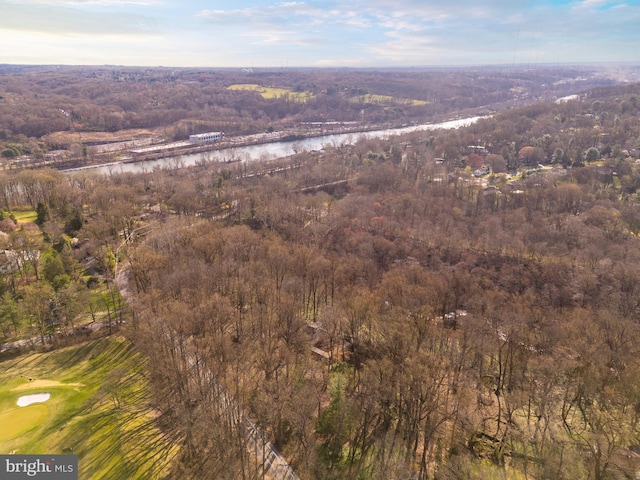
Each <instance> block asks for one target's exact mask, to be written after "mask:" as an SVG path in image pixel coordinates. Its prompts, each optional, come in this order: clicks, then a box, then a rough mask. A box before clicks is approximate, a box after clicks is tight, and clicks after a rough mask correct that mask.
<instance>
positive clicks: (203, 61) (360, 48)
mask: <svg viewBox="0 0 640 480" xmlns="http://www.w3.org/2000/svg"><path fill="white" fill-rule="evenodd" d="M639 26H640V0H627V1H618V0H486V1H482V0H448V1H440V0H438V1H435V0H431V1H426V0H348V1H347V0H298V1H283V2H279V1H276V0H252V1H251V0H183V1H180V0H0V63H13V64H16V63H22V64H74V65H79V64H90V65H104V64H115V65H149V66H159V65H163V66H206V67H275V66H277V67H279V66H289V67H295V66H311V67H328V66H339V67H342V66H348V67H394V66H430V65H477V64H481V65H484V64H509V65H510V64H540V63H574V62H580V63H582V62H640V28H639Z"/></svg>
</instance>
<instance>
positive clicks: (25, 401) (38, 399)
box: [18, 393, 51, 407]
mask: <svg viewBox="0 0 640 480" xmlns="http://www.w3.org/2000/svg"><path fill="white" fill-rule="evenodd" d="M49 398H51V394H50V393H35V394H33V395H23V396H22V397H20V398H19V399H18V406H19V407H26V406H27V405H31V404H32V403H42V402H46V401H47V400H49Z"/></svg>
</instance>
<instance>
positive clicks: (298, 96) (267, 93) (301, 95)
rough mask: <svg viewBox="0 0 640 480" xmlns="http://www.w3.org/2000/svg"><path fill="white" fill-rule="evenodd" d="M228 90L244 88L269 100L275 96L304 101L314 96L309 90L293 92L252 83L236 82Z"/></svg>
mask: <svg viewBox="0 0 640 480" xmlns="http://www.w3.org/2000/svg"><path fill="white" fill-rule="evenodd" d="M227 88H228V89H229V90H246V91H251V92H258V93H259V94H260V95H262V98H264V99H267V100H271V99H276V98H281V99H288V100H292V101H294V102H299V103H306V102H308V101H309V100H310V99H312V98H314V94H313V93H311V92H294V91H293V90H290V89H287V88H274V87H263V86H260V85H257V84H253V83H238V84H235V85H231V86H229V87H227Z"/></svg>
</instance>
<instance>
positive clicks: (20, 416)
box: [0, 403, 49, 443]
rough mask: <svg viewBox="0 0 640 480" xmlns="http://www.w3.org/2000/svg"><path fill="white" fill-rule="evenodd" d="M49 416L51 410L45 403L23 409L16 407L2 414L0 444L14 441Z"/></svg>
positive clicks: (0, 415)
mask: <svg viewBox="0 0 640 480" xmlns="http://www.w3.org/2000/svg"><path fill="white" fill-rule="evenodd" d="M48 414H49V408H47V406H46V405H45V404H43V403H38V404H34V405H29V406H28V407H23V408H20V407H16V408H13V409H10V410H7V411H4V412H2V413H0V425H2V430H0V443H2V442H6V441H8V440H12V439H14V438H16V437H17V436H19V435H23V434H24V433H26V432H28V431H29V430H31V429H33V428H35V427H37V426H38V425H39V424H41V423H42V422H43V421H44V419H45V418H47V415H48Z"/></svg>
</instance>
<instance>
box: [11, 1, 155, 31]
mask: <svg viewBox="0 0 640 480" xmlns="http://www.w3.org/2000/svg"><path fill="white" fill-rule="evenodd" d="M34 5H35V4H34V3H26V2H22V3H20V4H17V3H13V2H7V1H6V0H0V11H2V22H1V23H0V29H2V30H12V31H26V32H33V33H36V34H50V35H63V36H69V35H78V34H86V35H95V36H104V35H109V36H112V35H123V34H126V35H132V34H138V35H148V34H152V33H155V32H156V31H157V29H158V26H157V23H156V20H155V19H154V17H151V16H146V15H141V14H133V13H127V12H124V11H121V10H114V11H113V12H104V11H100V12H91V11H86V10H79V9H74V8H71V7H68V6H60V5H57V4H56V5H53V4H51V5H49V4H38V6H34Z"/></svg>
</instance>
